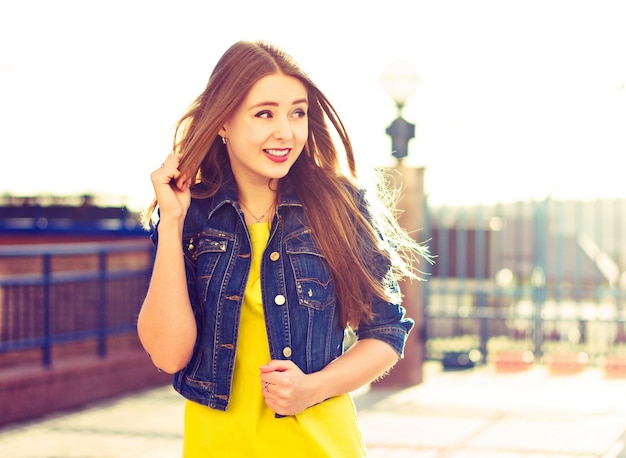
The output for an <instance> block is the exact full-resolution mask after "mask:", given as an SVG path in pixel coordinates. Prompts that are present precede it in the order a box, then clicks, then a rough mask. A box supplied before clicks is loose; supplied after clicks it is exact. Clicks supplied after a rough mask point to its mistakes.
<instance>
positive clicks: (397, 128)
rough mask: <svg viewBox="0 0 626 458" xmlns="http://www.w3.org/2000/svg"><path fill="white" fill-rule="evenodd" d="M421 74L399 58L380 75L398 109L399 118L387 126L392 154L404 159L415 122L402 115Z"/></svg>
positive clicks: (412, 135) (386, 90) (413, 135)
mask: <svg viewBox="0 0 626 458" xmlns="http://www.w3.org/2000/svg"><path fill="white" fill-rule="evenodd" d="M420 81H421V78H420V76H419V75H418V74H417V72H416V71H415V69H414V68H413V66H412V65H411V64H410V63H409V62H406V61H402V60H397V61H394V62H392V63H391V64H389V65H388V66H387V68H385V70H384V71H383V72H382V74H381V75H380V83H381V85H382V86H383V89H384V90H385V92H386V93H387V95H388V96H389V97H390V98H391V100H393V101H394V103H395V105H396V108H397V110H398V113H397V118H396V119H394V120H393V122H392V123H391V124H390V125H389V127H387V130H386V132H387V135H389V136H390V137H391V154H392V155H393V156H394V157H395V158H396V159H398V161H402V160H403V159H404V158H405V157H407V156H408V154H409V140H411V139H412V138H413V137H415V124H411V123H410V122H408V121H407V120H406V119H404V118H403V117H402V109H403V108H404V105H405V104H406V101H407V100H408V99H409V98H410V97H411V96H412V95H413V94H414V93H415V91H416V90H417V87H418V86H419V83H420Z"/></svg>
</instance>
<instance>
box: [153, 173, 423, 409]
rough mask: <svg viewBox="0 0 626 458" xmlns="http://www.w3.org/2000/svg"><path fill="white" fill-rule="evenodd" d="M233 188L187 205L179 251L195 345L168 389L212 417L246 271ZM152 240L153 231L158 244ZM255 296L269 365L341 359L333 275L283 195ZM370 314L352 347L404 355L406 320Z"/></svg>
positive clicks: (396, 311)
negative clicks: (366, 342)
mask: <svg viewBox="0 0 626 458" xmlns="http://www.w3.org/2000/svg"><path fill="white" fill-rule="evenodd" d="M228 182H230V186H228ZM232 184H233V183H232V175H231V176H230V177H229V179H227V183H226V184H225V186H223V187H222V190H220V191H219V192H218V193H217V194H216V195H215V196H213V197H212V198H209V199H192V202H191V206H190V208H189V210H188V212H187V218H186V220H185V225H184V229H183V249H184V253H185V265H186V273H187V286H188V290H189V297H190V300H191V305H192V307H193V312H194V315H195V318H196V322H197V325H198V337H197V340H196V346H195V349H194V352H193V356H192V357H191V360H190V361H189V363H188V364H187V366H186V367H184V368H183V369H182V370H181V371H179V372H178V373H176V374H175V375H174V381H173V385H174V388H175V389H176V391H178V392H179V393H180V394H181V395H182V396H184V397H185V398H187V399H190V400H192V401H194V402H197V403H199V404H203V405H206V406H209V407H211V408H214V409H218V410H226V409H227V407H228V402H229V398H230V395H231V392H230V390H231V385H232V378H233V368H234V364H235V352H236V351H237V335H238V330H239V317H240V313H241V306H242V302H243V296H244V291H245V289H246V283H247V279H248V273H249V271H250V262H251V246H250V236H249V234H248V230H247V227H246V224H245V219H244V215H243V212H242V210H241V208H240V207H239V204H238V203H237V193H236V188H235V187H234V186H232ZM156 238H157V237H156V231H155V232H154V241H155V243H156ZM381 267H382V268H384V269H386V268H387V266H378V268H381ZM349 274H350V273H349V272H346V275H349ZM391 287H392V288H397V284H396V283H395V282H394V283H393V284H392V285H391ZM261 291H262V298H263V311H264V315H265V326H266V329H267V336H268V341H269V350H270V355H271V358H272V359H290V360H291V361H293V362H294V363H295V364H296V365H297V366H298V367H299V368H300V369H301V370H302V371H303V372H305V373H307V374H308V373H313V372H316V371H319V370H321V369H323V368H324V367H325V366H326V365H327V364H329V363H330V362H331V361H333V360H334V359H335V358H337V357H338V356H340V355H341V354H342V352H343V350H344V348H343V347H344V346H343V340H344V329H343V327H342V326H341V324H340V322H339V310H338V304H337V298H336V296H335V292H334V289H333V282H332V280H331V274H330V270H329V268H328V265H327V263H326V261H325V259H324V256H323V255H322V253H320V251H319V249H318V248H317V246H316V244H315V242H314V240H313V237H312V235H311V231H310V229H309V228H308V227H307V225H306V220H305V216H304V213H303V208H302V204H301V203H300V202H299V201H298V199H297V198H296V197H295V194H293V193H289V192H283V193H281V200H280V202H279V205H278V208H277V211H276V214H275V216H274V220H273V222H272V226H271V232H270V238H269V242H268V245H267V247H266V249H265V252H264V254H263V259H262V261H261ZM372 307H373V312H374V319H373V320H372V322H371V323H368V324H362V325H361V326H360V327H359V329H358V330H357V337H358V338H360V339H363V338H375V339H379V340H383V341H385V342H387V343H388V344H389V345H391V346H392V347H393V348H394V349H395V351H396V352H397V353H398V354H399V355H402V354H403V350H404V344H405V341H406V338H407V335H408V333H409V331H410V330H411V328H412V327H413V325H414V322H413V320H412V319H410V318H407V317H405V315H404V308H403V307H402V306H401V305H400V304H394V303H389V302H385V301H382V300H380V299H374V300H373V303H372Z"/></svg>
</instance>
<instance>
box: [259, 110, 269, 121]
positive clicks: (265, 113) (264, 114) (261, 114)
mask: <svg viewBox="0 0 626 458" xmlns="http://www.w3.org/2000/svg"><path fill="white" fill-rule="evenodd" d="M255 116H256V117H257V118H263V119H268V118H271V117H272V113H271V112H270V111H267V110H263V111H259V112H258V113H257V114H256V115H255Z"/></svg>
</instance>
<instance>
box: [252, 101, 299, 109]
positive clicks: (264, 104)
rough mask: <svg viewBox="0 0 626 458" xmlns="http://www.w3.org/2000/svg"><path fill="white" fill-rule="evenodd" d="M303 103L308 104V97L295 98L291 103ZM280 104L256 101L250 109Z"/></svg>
mask: <svg viewBox="0 0 626 458" xmlns="http://www.w3.org/2000/svg"><path fill="white" fill-rule="evenodd" d="M301 103H306V104H307V105H308V103H309V101H308V100H307V99H306V98H303V99H297V100H294V101H293V102H292V103H291V104H292V105H299V104H301ZM278 105H279V103H278V102H259V103H255V104H254V105H252V106H251V107H250V109H254V108H259V107H267V106H271V107H277V106H278Z"/></svg>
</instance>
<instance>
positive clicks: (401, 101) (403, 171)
mask: <svg viewBox="0 0 626 458" xmlns="http://www.w3.org/2000/svg"><path fill="white" fill-rule="evenodd" d="M419 82H420V77H419V76H418V74H417V73H416V72H415V70H414V69H413V67H412V66H411V65H410V64H409V63H407V62H402V61H397V62H393V63H392V64H391V65H389V66H388V67H387V68H386V69H385V70H384V71H383V73H382V74H381V76H380V83H381V84H382V86H383V88H384V90H385V91H386V92H387V94H388V95H389V96H390V97H391V99H392V100H393V101H394V103H395V104H396V108H397V110H398V112H397V118H396V119H395V120H394V121H393V122H392V123H391V125H390V126H389V127H388V128H387V134H388V135H389V136H390V137H391V145H392V146H391V147H392V153H391V154H392V155H393V156H394V157H396V158H397V159H398V161H397V163H396V165H395V172H396V173H393V174H389V182H388V183H387V185H388V186H389V187H391V188H393V189H395V190H397V191H399V192H398V195H399V196H400V199H399V201H398V202H397V207H398V210H399V212H398V223H399V224H400V226H401V227H402V228H403V229H405V230H406V231H407V232H408V233H409V234H412V236H413V237H416V238H417V237H420V236H419V234H421V233H422V232H421V231H422V230H423V228H424V219H425V218H424V202H425V197H424V167H407V166H406V165H405V163H404V162H403V159H404V158H405V157H407V155H408V152H409V151H408V144H409V140H410V139H411V138H413V137H414V136H415V125H414V124H411V123H409V122H408V121H406V120H405V119H404V118H403V117H402V109H403V108H404V105H405V103H406V101H407V100H408V99H409V97H411V96H412V95H413V94H414V93H415V91H416V90H417V86H418V85H419ZM420 238H421V237H420ZM418 241H419V240H418ZM421 283H422V282H420V281H417V280H414V281H411V280H402V281H400V290H401V291H402V294H403V300H402V305H403V306H404V308H405V309H406V314H407V316H409V317H411V318H413V319H414V320H415V328H414V329H413V331H412V332H411V333H410V334H409V336H408V339H407V341H406V345H405V347H404V359H402V360H400V361H398V363H397V364H396V365H395V367H394V368H393V370H392V371H391V372H390V373H389V375H388V376H387V377H383V378H382V379H381V380H380V381H378V382H376V383H375V384H374V387H381V388H392V389H397V388H406V387H410V386H413V385H416V384H418V383H421V382H422V366H423V361H424V293H423V289H422V288H423V285H422V284H421Z"/></svg>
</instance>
